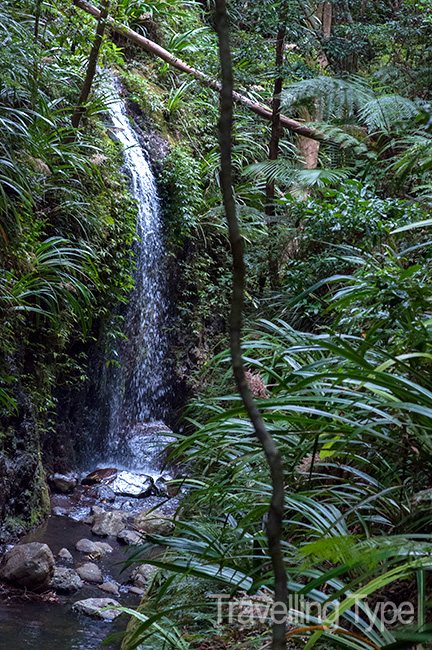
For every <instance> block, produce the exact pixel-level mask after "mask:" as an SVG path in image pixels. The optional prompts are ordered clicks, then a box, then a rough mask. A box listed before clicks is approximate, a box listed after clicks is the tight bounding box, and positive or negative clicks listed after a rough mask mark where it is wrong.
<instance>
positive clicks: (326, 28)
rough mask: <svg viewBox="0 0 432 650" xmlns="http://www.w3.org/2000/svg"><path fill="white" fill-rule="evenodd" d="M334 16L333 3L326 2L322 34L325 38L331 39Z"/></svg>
mask: <svg viewBox="0 0 432 650" xmlns="http://www.w3.org/2000/svg"><path fill="white" fill-rule="evenodd" d="M332 14H333V7H332V3H331V2H329V1H328V0H327V1H326V2H324V7H323V14H322V33H323V36H324V38H330V36H331V26H332Z"/></svg>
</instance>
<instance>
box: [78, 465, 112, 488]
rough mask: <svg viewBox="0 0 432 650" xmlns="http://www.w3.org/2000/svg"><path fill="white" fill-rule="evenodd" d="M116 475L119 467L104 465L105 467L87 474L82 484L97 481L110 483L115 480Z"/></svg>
mask: <svg viewBox="0 0 432 650" xmlns="http://www.w3.org/2000/svg"><path fill="white" fill-rule="evenodd" d="M116 476H117V469H116V468H115V467H104V468H103V469H96V470H95V471H94V472H91V473H90V474H87V476H85V477H84V478H83V479H82V481H81V483H82V485H96V484H97V483H103V484H105V485H108V484H109V483H111V482H112V481H114V479H115V477H116Z"/></svg>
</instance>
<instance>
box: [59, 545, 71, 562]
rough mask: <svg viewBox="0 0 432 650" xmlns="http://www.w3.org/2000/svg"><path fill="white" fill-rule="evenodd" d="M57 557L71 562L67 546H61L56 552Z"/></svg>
mask: <svg viewBox="0 0 432 650" xmlns="http://www.w3.org/2000/svg"><path fill="white" fill-rule="evenodd" d="M57 557H58V558H59V559H60V560H65V561H66V562H71V561H72V560H73V557H72V553H71V552H70V551H68V549H67V548H61V549H60V550H59V552H58V555H57Z"/></svg>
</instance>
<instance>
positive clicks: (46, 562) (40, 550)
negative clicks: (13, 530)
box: [0, 542, 54, 591]
mask: <svg viewBox="0 0 432 650" xmlns="http://www.w3.org/2000/svg"><path fill="white" fill-rule="evenodd" d="M53 577H54V557H53V554H52V552H51V549H50V548H49V546H47V544H41V543H39V542H31V543H29V544H19V545H18V546H14V547H13V548H12V549H10V550H9V551H7V553H6V554H5V555H4V557H3V560H2V562H1V565H0V579H1V580H6V581H7V582H10V583H11V584H13V585H15V586H16V587H25V588H26V589H30V591H46V590H47V589H49V588H50V587H51V584H52V580H53Z"/></svg>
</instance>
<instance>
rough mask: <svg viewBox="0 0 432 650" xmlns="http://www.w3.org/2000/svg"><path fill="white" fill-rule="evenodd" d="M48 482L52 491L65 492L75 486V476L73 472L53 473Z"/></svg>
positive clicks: (70, 490)
mask: <svg viewBox="0 0 432 650" xmlns="http://www.w3.org/2000/svg"><path fill="white" fill-rule="evenodd" d="M48 482H49V484H50V486H51V488H52V489H53V490H54V492H58V493H60V494H67V493H68V492H72V491H73V490H74V489H75V488H76V486H77V483H78V481H77V477H76V476H75V475H74V474H54V475H53V476H50V477H49V479H48Z"/></svg>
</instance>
